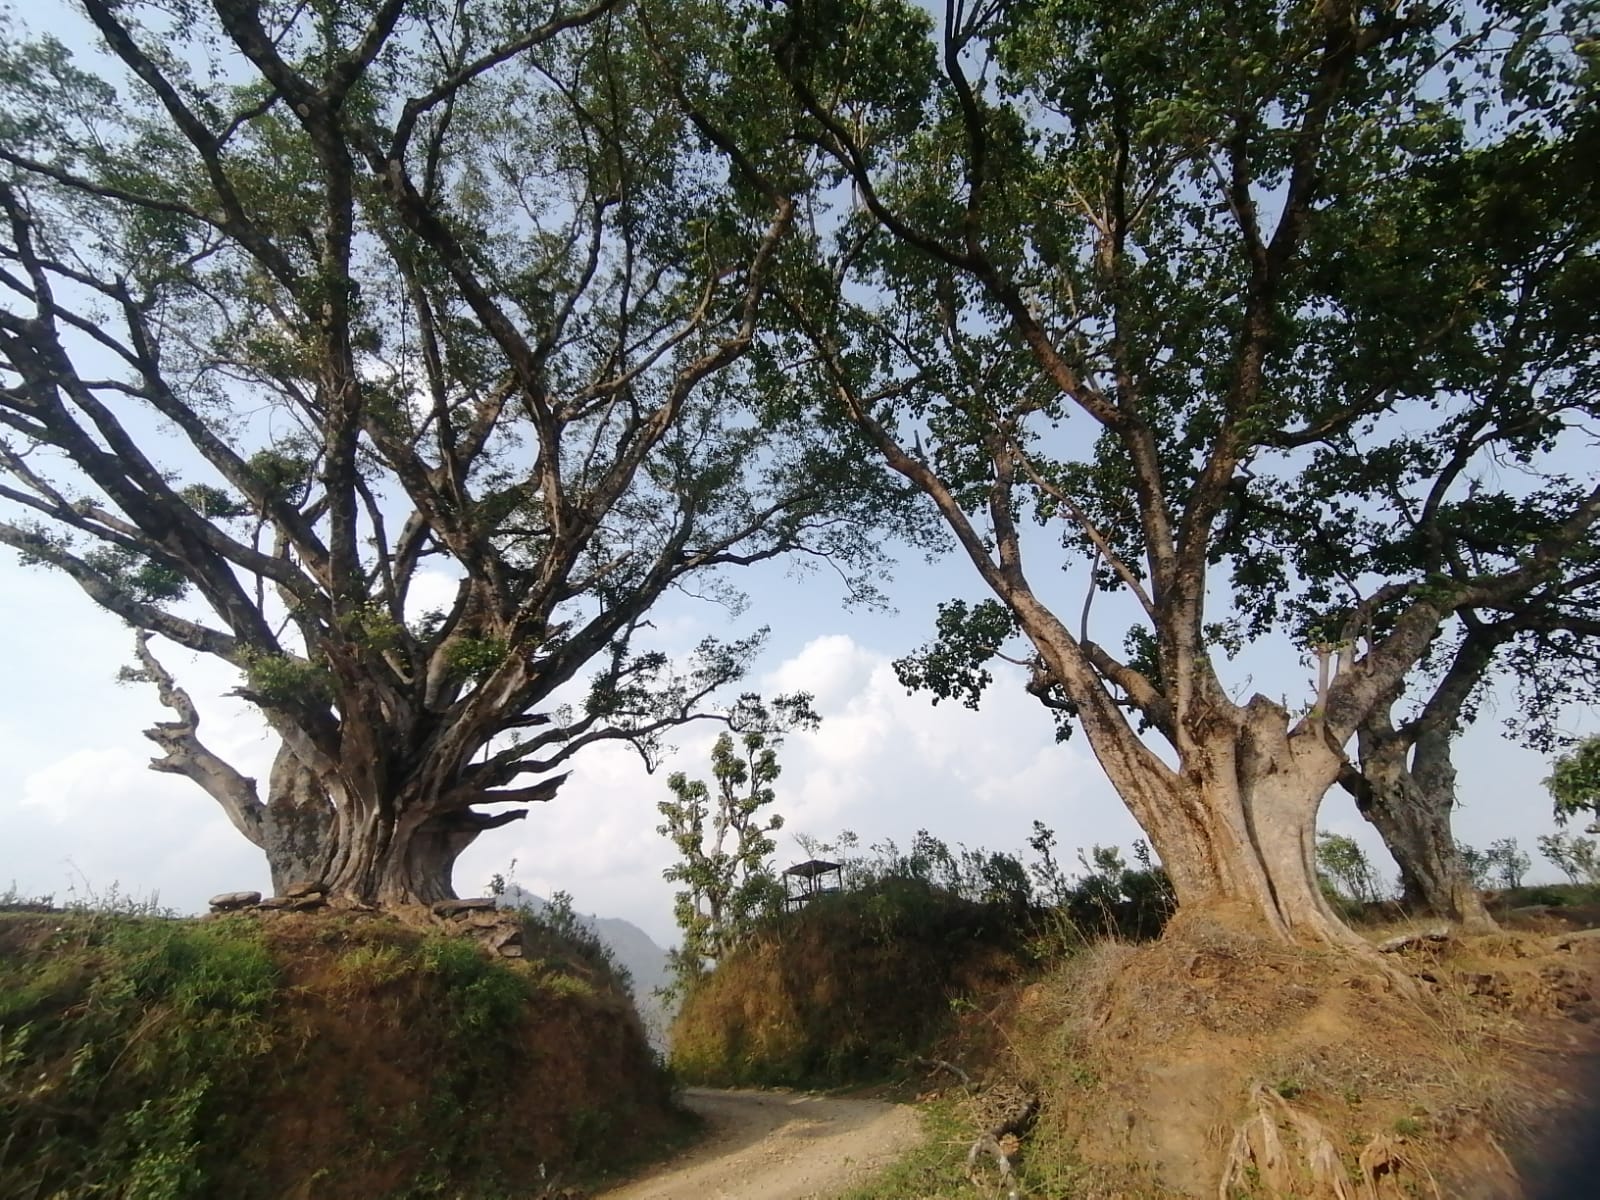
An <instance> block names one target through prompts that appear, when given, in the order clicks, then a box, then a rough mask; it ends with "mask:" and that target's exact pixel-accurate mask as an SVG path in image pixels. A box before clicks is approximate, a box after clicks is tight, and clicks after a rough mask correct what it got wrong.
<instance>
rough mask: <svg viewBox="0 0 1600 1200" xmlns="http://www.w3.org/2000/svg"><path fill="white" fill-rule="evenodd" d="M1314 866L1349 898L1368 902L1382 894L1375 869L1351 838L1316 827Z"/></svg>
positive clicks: (1363, 851)
mask: <svg viewBox="0 0 1600 1200" xmlns="http://www.w3.org/2000/svg"><path fill="white" fill-rule="evenodd" d="M1317 867H1318V868H1319V869H1320V870H1321V871H1322V873H1323V874H1324V875H1326V876H1327V877H1328V878H1329V879H1331V880H1332V881H1333V883H1334V886H1335V887H1337V888H1338V889H1339V891H1341V892H1342V893H1344V894H1345V895H1346V896H1348V897H1350V899H1352V900H1355V901H1358V902H1360V903H1362V904H1370V903H1373V902H1374V901H1377V900H1381V899H1382V898H1383V894H1382V888H1381V887H1380V885H1379V883H1378V872H1377V871H1376V870H1374V869H1373V866H1372V860H1371V859H1369V858H1368V857H1367V852H1366V851H1365V850H1363V849H1362V848H1361V846H1360V844H1359V843H1358V842H1357V841H1356V840H1355V838H1351V837H1346V836H1344V834H1342V833H1330V832H1329V831H1328V830H1325V829H1324V830H1320V831H1319V832H1318V833H1317Z"/></svg>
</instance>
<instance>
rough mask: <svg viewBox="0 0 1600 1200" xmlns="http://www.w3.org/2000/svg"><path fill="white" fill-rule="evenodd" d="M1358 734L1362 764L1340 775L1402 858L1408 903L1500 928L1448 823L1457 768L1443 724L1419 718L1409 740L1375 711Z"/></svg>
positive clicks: (1469, 926)
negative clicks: (1425, 722)
mask: <svg viewBox="0 0 1600 1200" xmlns="http://www.w3.org/2000/svg"><path fill="white" fill-rule="evenodd" d="M1357 737H1358V745H1359V752H1360V759H1361V769H1360V771H1359V772H1357V771H1355V770H1354V769H1347V770H1346V771H1345V772H1344V773H1342V774H1341V776H1340V781H1341V782H1342V783H1343V784H1344V786H1345V790H1346V791H1348V792H1350V793H1351V795H1352V796H1354V797H1355V801H1356V808H1357V809H1358V810H1359V811H1360V813H1361V815H1362V816H1363V817H1365V818H1366V819H1367V820H1369V821H1371V822H1372V824H1373V826H1374V827H1375V828H1376V829H1377V830H1378V833H1379V834H1380V835H1382V837H1383V843H1384V845H1385V846H1387V847H1388V848H1389V853H1390V854H1391V855H1393V856H1394V860H1395V862H1396V863H1398V864H1399V867H1400V879H1401V886H1402V888H1403V889H1404V900H1405V903H1406V906H1407V907H1408V908H1426V909H1427V910H1429V911H1431V912H1432V913H1433V914H1434V915H1435V916H1437V917H1439V918H1441V919H1442V920H1446V921H1450V922H1453V923H1457V924H1459V925H1461V926H1462V928H1464V929H1466V930H1469V931H1472V932H1480V933H1482V932H1490V931H1493V930H1495V929H1497V928H1498V926H1497V925H1496V923H1495V920H1494V918H1493V917H1491V916H1490V915H1489V911H1488V909H1486V908H1485V907H1484V905H1483V899H1482V897H1480V896H1479V895H1478V890H1477V888H1476V887H1475V886H1474V885H1473V881H1472V876H1471V874H1470V872H1468V870H1467V868H1466V864H1465V863H1464V862H1463V861H1462V859H1461V853H1460V851H1458V850H1457V849H1456V841H1455V835H1454V833H1453V831H1452V830H1451V828H1450V810H1451V809H1452V808H1453V807H1454V806H1455V779H1456V772H1455V767H1454V766H1453V765H1452V764H1451V762H1450V746H1449V735H1448V731H1447V730H1442V729H1438V728H1434V727H1433V726H1431V725H1424V726H1422V727H1421V728H1420V729H1419V730H1418V731H1417V732H1416V734H1415V743H1414V745H1413V741H1412V738H1411V737H1408V736H1406V735H1405V734H1403V733H1401V732H1397V731H1396V730H1395V729H1394V728H1393V727H1392V726H1391V725H1390V723H1389V719H1388V715H1387V713H1386V712H1384V711H1375V712H1374V713H1373V715H1372V716H1371V717H1370V718H1369V719H1368V720H1367V721H1366V722H1363V724H1362V726H1361V728H1360V730H1359V731H1358V733H1357ZM1408 760H1410V761H1408Z"/></svg>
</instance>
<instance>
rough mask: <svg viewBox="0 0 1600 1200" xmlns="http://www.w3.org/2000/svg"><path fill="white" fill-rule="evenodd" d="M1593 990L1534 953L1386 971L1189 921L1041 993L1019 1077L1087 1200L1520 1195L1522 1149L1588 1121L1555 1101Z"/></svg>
mask: <svg viewBox="0 0 1600 1200" xmlns="http://www.w3.org/2000/svg"><path fill="white" fill-rule="evenodd" d="M1594 975H1595V963H1594V960H1593V959H1588V960H1585V959H1583V958H1581V957H1579V956H1578V955H1575V954H1574V953H1572V952H1557V951H1553V950H1552V949H1551V948H1550V946H1549V944H1548V943H1546V942H1542V941H1540V940H1538V939H1532V938H1526V937H1518V936H1516V935H1502V936H1499V937H1495V938H1481V939H1469V940H1466V941H1459V940H1452V941H1447V942H1444V943H1440V944H1432V943H1424V944H1423V945H1422V946H1420V947H1419V948H1417V949H1415V950H1413V951H1410V952H1408V954H1407V956H1406V958H1405V961H1403V962H1395V964H1394V966H1393V967H1392V968H1391V969H1390V970H1388V971H1385V970H1384V969H1382V968H1381V967H1380V966H1378V965H1376V964H1375V963H1368V962H1361V961H1353V960H1352V959H1350V958H1349V957H1348V956H1341V955H1334V954H1329V953H1321V952H1316V951H1307V950H1298V949H1293V948H1288V947H1280V946H1274V945H1268V944H1263V943H1262V942H1261V941H1259V940H1257V939H1254V938H1251V937H1248V936H1244V935H1240V934H1237V933H1234V932H1231V931H1229V930H1227V929H1225V928H1220V927H1215V926H1208V925H1205V924H1203V923H1185V924H1184V925H1183V926H1182V927H1181V928H1177V929H1174V930H1172V931H1170V932H1169V933H1168V935H1167V937H1166V938H1164V939H1163V940H1162V941H1160V942H1157V943H1153V944H1151V945H1148V946H1142V947H1137V948H1134V947H1127V946H1117V945H1101V946H1099V947H1097V948H1095V949H1093V950H1091V951H1089V952H1087V953H1085V954H1083V955H1081V956H1079V957H1078V958H1076V959H1075V960H1073V961H1071V962H1069V963H1068V964H1066V965H1065V966H1064V967H1062V968H1061V969H1060V970H1059V971H1058V972H1056V973H1055V974H1053V975H1052V976H1051V977H1049V978H1047V979H1045V980H1043V981H1041V982H1039V983H1036V984H1034V985H1032V986H1031V987H1029V988H1028V989H1027V990H1026V991H1025V992H1024V993H1023V995H1022V997H1021V1001H1020V1003H1019V1005H1018V1011H1017V1016H1016V1018H1015V1022H1014V1026H1013V1029H1012V1031H1011V1036H1010V1038H1009V1044H1010V1047H1011V1048H1010V1050H1009V1053H1008V1055H1007V1056H1006V1061H1005V1062H1004V1069H1005V1070H1007V1071H1008V1072H1011V1073H1013V1074H1014V1075H1015V1076H1016V1077H1018V1078H1019V1079H1021V1080H1023V1081H1024V1082H1025V1084H1026V1085H1027V1086H1029V1087H1030V1088H1032V1089H1034V1090H1035V1091H1036V1092H1037V1093H1038V1094H1039V1095H1040V1096H1041V1097H1042V1099H1043V1101H1044V1108H1043V1114H1042V1116H1041V1118H1040V1122H1039V1127H1038V1130H1037V1133H1036V1135H1035V1146H1034V1153H1035V1154H1037V1155H1039V1156H1040V1157H1043V1158H1045V1159H1049V1160H1052V1161H1056V1162H1069V1161H1070V1162H1072V1163H1074V1164H1076V1166H1077V1170H1076V1172H1075V1177H1074V1180H1073V1184H1074V1188H1073V1194H1075V1195H1080V1196H1086V1197H1087V1196H1096V1195H1105V1196H1111V1195H1117V1194H1133V1195H1162V1194H1177V1195H1193V1196H1208V1197H1209V1196H1216V1195H1219V1194H1220V1195H1222V1196H1224V1197H1227V1196H1233V1195H1252V1196H1264V1197H1270V1196H1291V1195H1292V1196H1296V1197H1317V1196H1328V1197H1340V1198H1345V1197H1349V1198H1354V1197H1356V1196H1358V1195H1359V1196H1365V1197H1383V1196H1388V1195H1394V1196H1400V1195H1436V1194H1442V1195H1446V1196H1481V1197H1485V1198H1488V1197H1508V1196H1515V1195H1518V1194H1519V1192H1518V1184H1517V1176H1518V1172H1517V1170H1516V1169H1515V1168H1514V1166H1513V1162H1512V1159H1511V1158H1510V1157H1508V1155H1507V1153H1506V1152H1505V1151H1504V1150H1503V1149H1502V1146H1505V1145H1518V1144H1526V1143H1528V1142H1529V1137H1530V1134H1531V1133H1532V1132H1533V1131H1534V1130H1536V1129H1538V1128H1539V1127H1540V1126H1541V1125H1542V1123H1543V1121H1544V1119H1545V1118H1546V1117H1547V1116H1548V1115H1549V1114H1550V1112H1551V1109H1552V1107H1571V1105H1572V1103H1573V1101H1572V1097H1571V1095H1570V1093H1568V1094H1566V1099H1565V1100H1564V1101H1555V1100H1553V1099H1552V1098H1553V1097H1556V1096H1559V1095H1562V1094H1563V1093H1562V1092H1561V1091H1560V1089H1559V1086H1558V1081H1559V1078H1560V1076H1561V1075H1562V1072H1563V1071H1564V1070H1566V1059H1565V1052H1566V1051H1567V1050H1568V1049H1570V1046H1571V1041H1570V1039H1571V1038H1572V1037H1574V1036H1576V1035H1575V1034H1574V1030H1577V1031H1582V1030H1583V1029H1584V1028H1585V1025H1584V1023H1585V1022H1586V1021H1588V1020H1590V1019H1592V1017H1593V1016H1594V1015H1596V1011H1597V1010H1596V1007H1595V1001H1594V991H1595V986H1594ZM1219 1188H1220V1191H1219Z"/></svg>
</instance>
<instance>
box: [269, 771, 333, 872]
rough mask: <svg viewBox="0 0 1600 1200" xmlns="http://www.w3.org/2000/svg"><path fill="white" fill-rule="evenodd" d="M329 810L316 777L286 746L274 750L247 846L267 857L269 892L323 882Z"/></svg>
mask: <svg viewBox="0 0 1600 1200" xmlns="http://www.w3.org/2000/svg"><path fill="white" fill-rule="evenodd" d="M336 826H337V822H336V821H335V818H334V811H333V804H332V802H331V801H330V800H329V799H328V793H327V791H326V790H325V789H324V788H323V787H322V785H321V783H319V782H318V780H317V777H316V775H315V774H314V773H313V772H312V771H311V770H310V768H308V767H306V766H305V765H304V764H303V763H301V762H300V760H299V759H297V758H296V757H295V756H294V755H293V754H292V753H290V751H289V748H288V747H287V746H282V747H279V749H278V755H277V757H276V758H275V759H274V760H273V763H272V774H271V776H270V777H269V778H268V781H267V803H266V806H265V807H264V808H263V809H262V810H261V813H260V819H259V821H258V822H257V823H256V833H257V836H256V837H252V838H251V840H252V841H254V842H255V844H256V845H257V846H259V847H261V851H262V853H263V854H265V855H266V856H267V868H268V869H269V870H270V871H271V872H272V890H273V891H274V892H275V893H276V894H278V895H280V896H281V895H283V894H284V892H285V891H286V890H287V889H288V887H289V885H290V884H293V883H322V882H326V876H327V871H328V865H329V863H330V862H331V861H332V860H333V858H334V856H335V853H336V849H337V848H336V845H335V840H334V835H335V829H336Z"/></svg>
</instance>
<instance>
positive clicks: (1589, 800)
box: [1544, 735, 1600, 823]
mask: <svg viewBox="0 0 1600 1200" xmlns="http://www.w3.org/2000/svg"><path fill="white" fill-rule="evenodd" d="M1544 786H1545V787H1546V788H1547V789H1549V792H1550V797H1551V799H1553V800H1554V801H1555V806H1556V819H1557V820H1558V821H1561V822H1563V823H1565V822H1566V821H1568V820H1569V819H1571V818H1572V817H1573V816H1574V815H1575V814H1577V813H1583V812H1587V813H1590V814H1592V815H1594V816H1595V817H1597V818H1600V735H1597V736H1591V737H1587V738H1584V739H1583V740H1582V741H1580V742H1579V743H1578V744H1577V745H1576V746H1574V747H1573V748H1572V749H1571V750H1569V751H1567V753H1565V754H1563V755H1561V756H1560V757H1559V758H1557V759H1556V761H1555V762H1554V764H1552V767H1551V771H1550V774H1549V775H1548V776H1546V778H1545V780H1544Z"/></svg>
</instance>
